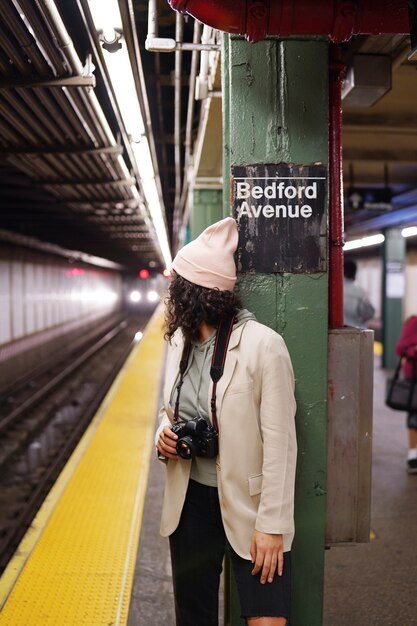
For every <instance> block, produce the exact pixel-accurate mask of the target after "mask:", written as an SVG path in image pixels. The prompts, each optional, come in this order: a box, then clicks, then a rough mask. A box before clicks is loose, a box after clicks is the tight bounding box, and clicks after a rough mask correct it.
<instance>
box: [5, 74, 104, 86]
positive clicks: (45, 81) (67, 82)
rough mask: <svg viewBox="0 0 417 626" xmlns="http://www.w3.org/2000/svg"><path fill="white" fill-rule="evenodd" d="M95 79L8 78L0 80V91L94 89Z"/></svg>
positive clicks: (83, 77)
mask: <svg viewBox="0 0 417 626" xmlns="http://www.w3.org/2000/svg"><path fill="white" fill-rule="evenodd" d="M95 86H96V77H95V76H94V75H93V74H92V75H91V76H63V77H62V78H50V77H47V76H41V77H36V76H31V77H29V76H8V77H7V78H6V79H0V89H14V88H15V87H59V88H61V87H93V88H94V87H95Z"/></svg>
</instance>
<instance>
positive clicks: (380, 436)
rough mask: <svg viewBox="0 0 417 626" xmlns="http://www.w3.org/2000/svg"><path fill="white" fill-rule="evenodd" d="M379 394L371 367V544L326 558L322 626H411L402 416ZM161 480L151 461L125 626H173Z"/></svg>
mask: <svg viewBox="0 0 417 626" xmlns="http://www.w3.org/2000/svg"><path fill="white" fill-rule="evenodd" d="M384 387H385V373H384V372H383V371H382V370H381V369H380V367H379V359H377V360H376V362H375V391H374V433H373V490H372V530H373V531H374V533H375V535H376V538H375V539H374V540H373V541H371V542H370V543H369V544H363V545H358V546H352V547H337V548H332V549H331V550H329V551H327V552H326V571H325V597H324V615H325V617H324V626H417V475H412V476H410V475H408V474H407V473H406V465H405V459H406V454H407V438H406V430H405V415H404V414H403V413H399V412H396V411H391V410H390V409H388V408H387V407H385V405H384ZM163 480H164V467H163V466H162V464H161V463H159V462H158V461H157V460H156V456H155V455H153V457H152V462H151V468H150V475H149V485H148V493H147V498H146V503H145V511H144V518H143V524H142V532H141V539H140V546H139V558H138V562H137V566H136V576H135V585H134V589H133V597H132V603H131V608H130V614H129V621H128V626H161V624H162V625H164V626H174V625H175V618H174V602H173V594H172V583H171V576H170V562H169V550H168V541H167V540H165V539H162V538H161V537H160V535H159V519H160V512H161V504H162V493H163ZM196 626H198V625H196ZM303 626H310V624H303Z"/></svg>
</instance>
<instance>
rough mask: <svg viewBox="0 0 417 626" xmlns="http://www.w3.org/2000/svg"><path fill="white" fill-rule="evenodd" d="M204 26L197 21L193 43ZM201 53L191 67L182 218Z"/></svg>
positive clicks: (193, 55) (181, 208)
mask: <svg viewBox="0 0 417 626" xmlns="http://www.w3.org/2000/svg"><path fill="white" fill-rule="evenodd" d="M201 29H202V24H201V23H200V22H198V21H197V20H195V22H194V33H193V42H197V41H198V40H199V39H200V37H201ZM198 57H199V52H198V51H197V50H194V51H193V53H192V55H191V67H190V80H189V88H188V107H187V124H186V128H185V142H184V148H185V157H184V175H183V181H182V191H181V201H180V216H181V218H182V216H183V214H184V210H185V205H186V203H187V198H188V182H189V181H188V179H187V176H188V172H189V168H190V164H191V147H192V146H191V139H192V130H193V119H194V103H195V85H196V78H197V65H198Z"/></svg>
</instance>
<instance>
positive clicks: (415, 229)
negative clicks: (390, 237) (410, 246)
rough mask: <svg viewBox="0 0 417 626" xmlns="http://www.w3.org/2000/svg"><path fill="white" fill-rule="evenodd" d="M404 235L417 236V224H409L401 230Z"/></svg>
mask: <svg viewBox="0 0 417 626" xmlns="http://www.w3.org/2000/svg"><path fill="white" fill-rule="evenodd" d="M401 234H402V236H403V237H415V236H416V235H417V226H408V227H407V228H403V229H402V231H401Z"/></svg>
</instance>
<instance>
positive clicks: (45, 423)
mask: <svg viewBox="0 0 417 626" xmlns="http://www.w3.org/2000/svg"><path fill="white" fill-rule="evenodd" d="M147 320H148V316H146V317H145V316H141V317H139V316H136V317H131V318H126V319H118V320H117V321H116V322H115V323H114V324H113V326H112V327H111V328H110V329H109V328H108V327H107V328H106V329H105V330H104V329H101V331H102V332H101V333H100V334H99V335H98V336H95V337H94V338H92V337H89V338H88V340H87V341H84V343H79V344H78V345H77V346H76V347H75V348H74V349H72V350H71V351H70V352H68V353H67V355H66V356H65V358H59V359H55V360H54V361H53V362H51V363H50V364H46V366H44V367H42V368H39V370H38V371H37V372H32V373H31V376H30V377H28V378H27V379H26V380H21V381H19V383H18V384H15V385H14V386H13V388H10V389H9V390H7V391H6V392H4V393H3V395H2V398H1V400H0V440H1V445H0V573H1V572H2V571H3V570H4V569H5V567H6V565H7V563H8V561H9V560H10V558H11V556H12V555H13V553H14V551H15V550H16V547H17V546H18V544H19V542H20V540H21V538H22V536H23V535H24V533H25V531H26V530H27V528H28V527H29V526H30V524H31V521H32V519H33V518H34V516H35V514H36V512H37V511H38V509H39V507H40V505H41V504H42V502H43V500H44V498H45V496H46V495H47V493H48V492H49V490H50V488H51V486H52V485H53V483H54V482H55V480H56V478H57V476H58V475H59V473H60V472H61V470H62V468H63V467H64V465H65V463H66V461H67V460H68V458H69V456H70V454H71V452H72V451H73V450H74V448H75V446H76V445H77V443H78V441H79V439H80V437H81V436H82V434H83V432H84V431H85V429H86V427H87V426H88V424H89V422H90V421H91V419H92V417H93V416H94V414H95V413H96V411H97V409H98V407H99V405H100V403H101V401H102V400H103V398H104V396H105V394H106V392H107V391H108V389H109V387H110V385H111V383H112V381H113V380H114V378H115V376H116V375H117V373H118V371H119V370H120V367H121V366H122V364H123V362H124V361H125V359H126V358H127V356H128V354H129V352H130V350H131V348H132V346H133V345H134V342H135V334H136V333H137V332H138V331H143V329H144V327H145V325H146V322H147Z"/></svg>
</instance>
